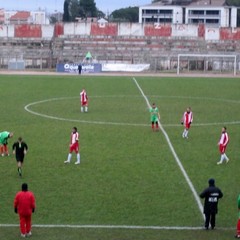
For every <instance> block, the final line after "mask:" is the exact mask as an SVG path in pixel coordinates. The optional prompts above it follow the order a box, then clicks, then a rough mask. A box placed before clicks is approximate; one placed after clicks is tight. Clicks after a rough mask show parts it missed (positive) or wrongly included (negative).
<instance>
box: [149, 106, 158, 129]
mask: <svg viewBox="0 0 240 240" xmlns="http://www.w3.org/2000/svg"><path fill="white" fill-rule="evenodd" d="M149 111H150V113H151V123H152V130H153V131H158V130H159V124H158V123H159V121H160V113H159V110H158V108H157V107H156V104H155V103H153V104H152V107H151V108H150V110H149ZM154 126H156V128H155V127H154Z"/></svg>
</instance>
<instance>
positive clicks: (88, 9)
mask: <svg viewBox="0 0 240 240" xmlns="http://www.w3.org/2000/svg"><path fill="white" fill-rule="evenodd" d="M79 12H80V16H81V17H97V14H98V11H97V8H96V3H95V1H94V0H80V11H79Z"/></svg>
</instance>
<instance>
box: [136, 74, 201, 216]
mask: <svg viewBox="0 0 240 240" xmlns="http://www.w3.org/2000/svg"><path fill="white" fill-rule="evenodd" d="M133 81H134V83H135V84H136V86H137V88H138V90H139V91H140V93H141V94H142V96H143V98H144V99H145V101H146V103H147V106H148V108H149V109H150V108H151V105H150V103H149V101H148V98H147V97H146V95H145V94H144V92H143V90H142V89H141V87H140V85H139V84H138V82H137V80H136V79H135V78H133ZM159 127H160V129H161V130H162V133H163V134H164V136H165V139H166V141H167V143H168V146H169V148H170V150H171V152H172V154H173V156H174V159H175V160H176V162H177V164H178V166H179V168H180V170H181V172H182V174H183V176H184V177H185V180H186V181H187V184H188V185H189V187H190V190H191V191H192V193H193V196H194V198H195V200H196V202H197V205H198V208H199V210H200V212H201V215H202V217H203V219H204V214H203V206H202V203H201V201H200V198H199V196H198V194H197V192H196V190H195V188H194V186H193V184H192V182H191V180H190V178H189V177H188V175H187V172H186V171H185V169H184V167H183V165H182V163H181V161H180V159H179V157H178V156H177V154H176V152H175V150H174V148H173V145H172V143H171V141H170V139H169V137H168V134H167V133H166V131H165V130H164V128H163V126H162V124H161V123H160V122H159Z"/></svg>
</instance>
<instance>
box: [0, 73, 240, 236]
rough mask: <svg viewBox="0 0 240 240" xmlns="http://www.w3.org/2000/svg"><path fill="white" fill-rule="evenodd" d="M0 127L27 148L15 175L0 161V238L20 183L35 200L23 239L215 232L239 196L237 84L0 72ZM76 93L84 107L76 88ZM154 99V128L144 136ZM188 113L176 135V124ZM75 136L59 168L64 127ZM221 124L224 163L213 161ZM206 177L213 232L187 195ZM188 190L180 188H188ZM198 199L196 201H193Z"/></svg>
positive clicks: (223, 228) (230, 221)
mask: <svg viewBox="0 0 240 240" xmlns="http://www.w3.org/2000/svg"><path fill="white" fill-rule="evenodd" d="M0 83H1V90H2V91H1V95H0V100H1V103H2V104H1V106H2V111H1V125H0V131H4V130H8V131H13V132H14V137H13V139H10V140H9V148H11V146H12V144H13V142H14V141H16V140H17V138H18V137H19V136H22V137H23V139H24V140H25V141H26V142H27V143H28V145H29V152H28V154H27V156H26V158H25V163H24V167H23V176H22V178H20V177H19V176H18V174H17V166H16V161H15V159H14V156H12V155H11V156H10V157H2V158H1V161H0V174H1V179H2V180H1V182H0V191H1V197H0V224H1V227H0V239H9V240H11V239H17V238H18V237H19V229H18V216H17V215H16V214H15V213H14V211H13V198H14V196H15V194H16V192H17V191H19V190H20V187H21V184H22V183H23V182H27V183H28V185H29V189H30V190H31V191H33V192H34V194H35V197H36V204H37V209H36V213H34V215H33V224H34V227H33V231H32V232H33V236H32V238H33V239H37V240H42V239H53V240H54V239H86V240H89V239H90V240H92V239H153V240H155V239H175V238H178V239H184V240H185V239H207V240H208V239H211V240H212V239H227V238H232V237H233V235H234V234H235V225H236V222H237V217H238V213H237V203H236V199H237V196H238V194H239V186H238V184H239V175H238V174H239V168H240V162H239V155H240V154H239V138H240V136H239V135H240V134H239V132H240V112H239V107H240V93H239V89H240V81H239V79H236V78H219V79H217V78H204V77H203V78H192V77H187V78H186V77H185V78H173V77H172V78H171V77H168V78H167V77H161V78H160V77H134V78H133V77H127V76H123V77H120V76H92V75H91V76H80V77H79V76H68V75H62V76H10V75H8V76H7V75H1V78H0ZM82 88H85V89H86V90H87V93H88V96H89V112H88V113H81V112H80V104H79V92H80V90H81V89H82ZM153 102H155V103H156V105H157V106H158V108H159V110H160V114H161V124H162V128H163V131H159V132H152V130H151V126H150V114H149V109H148V104H151V103H153ZM188 106H191V107H192V111H193V113H194V121H193V124H192V127H191V129H190V132H189V139H187V140H186V139H183V138H182V136H181V134H182V131H183V126H182V125H181V124H180V120H181V117H182V114H183V112H184V111H185V109H186V107H188ZM73 126H76V127H77V128H78V131H79V133H80V146H81V164H80V165H78V166H76V165H74V162H75V159H76V156H75V155H74V154H73V158H72V162H71V164H68V165H65V164H64V161H65V160H66V158H67V154H68V145H69V139H70V132H71V129H72V127H73ZM223 126H227V129H228V133H229V137H230V143H229V146H228V149H227V155H228V156H229V158H230V162H229V163H228V164H222V165H220V166H219V165H217V164H216V163H217V161H219V158H220V155H219V152H218V146H217V143H218V140H219V137H220V133H221V128H222V127H223ZM209 178H215V180H216V185H217V186H218V187H220V188H221V190H222V192H223V194H224V197H223V199H221V200H220V201H219V214H218V215H217V222H216V227H217V229H216V230H214V231H208V232H206V231H204V230H202V229H201V227H202V226H203V223H204V219H203V215H202V212H201V204H202V203H203V201H202V200H199V198H198V197H197V196H196V195H195V194H197V195H198V194H199V193H200V192H201V191H202V190H203V189H204V188H205V187H207V186H208V179H209ZM191 186H192V187H191ZM199 204H200V205H199Z"/></svg>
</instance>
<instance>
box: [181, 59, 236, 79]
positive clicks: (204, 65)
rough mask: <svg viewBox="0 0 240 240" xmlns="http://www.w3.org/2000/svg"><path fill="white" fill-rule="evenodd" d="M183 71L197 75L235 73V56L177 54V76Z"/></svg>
mask: <svg viewBox="0 0 240 240" xmlns="http://www.w3.org/2000/svg"><path fill="white" fill-rule="evenodd" d="M184 71H188V72H190V71H195V72H196V71H198V72H199V73H201V72H203V73H207V72H208V73H210V72H212V73H215V72H221V73H223V72H233V75H234V76H235V75H236V73H237V55H224V54H220V55H217V54H178V59H177V74H178V75H179V74H180V72H184Z"/></svg>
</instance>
